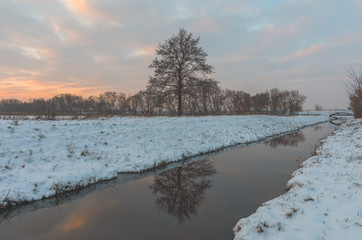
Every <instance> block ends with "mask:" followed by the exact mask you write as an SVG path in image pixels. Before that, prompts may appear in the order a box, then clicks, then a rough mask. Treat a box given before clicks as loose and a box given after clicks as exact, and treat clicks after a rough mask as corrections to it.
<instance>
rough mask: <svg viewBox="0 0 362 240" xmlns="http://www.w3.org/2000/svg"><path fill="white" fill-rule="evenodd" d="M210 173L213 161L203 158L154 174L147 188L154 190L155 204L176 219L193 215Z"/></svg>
mask: <svg viewBox="0 0 362 240" xmlns="http://www.w3.org/2000/svg"><path fill="white" fill-rule="evenodd" d="M214 174H216V168H215V167H214V165H213V163H212V162H210V161H209V160H208V159H204V160H200V161H197V162H193V163H190V164H186V165H182V166H181V167H177V168H174V169H171V170H168V171H165V172H162V173H160V174H157V175H155V178H154V183H153V184H152V185H151V186H150V188H151V189H152V192H153V194H155V197H156V201H155V203H156V206H157V207H158V208H159V209H162V210H163V211H165V212H166V213H168V214H170V215H172V216H174V217H176V218H177V220H178V222H179V223H184V222H185V221H186V220H189V219H190V217H191V216H192V215H196V216H197V208H198V207H199V206H200V204H201V202H202V201H203V200H204V199H205V190H206V189H208V188H209V187H210V186H211V181H210V180H209V179H208V177H210V176H212V175H214Z"/></svg>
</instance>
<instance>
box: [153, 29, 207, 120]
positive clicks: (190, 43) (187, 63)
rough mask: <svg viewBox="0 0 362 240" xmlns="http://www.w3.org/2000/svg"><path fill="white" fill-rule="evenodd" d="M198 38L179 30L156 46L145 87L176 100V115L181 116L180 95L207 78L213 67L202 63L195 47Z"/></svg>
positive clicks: (201, 54)
mask: <svg viewBox="0 0 362 240" xmlns="http://www.w3.org/2000/svg"><path fill="white" fill-rule="evenodd" d="M199 40H200V38H195V37H194V36H193V35H192V33H188V32H187V31H186V30H185V29H180V30H179V32H178V34H177V35H173V36H172V37H171V38H170V39H168V40H166V41H165V42H164V43H161V44H159V46H158V49H157V50H156V55H157V56H158V57H159V58H158V57H156V58H155V59H154V60H153V61H152V64H151V65H150V66H149V67H150V68H154V69H155V73H154V76H153V77H150V78H149V81H148V88H150V89H153V90H155V91H156V92H157V93H158V94H159V95H161V96H170V95H171V96H174V97H176V98H177V115H178V116H181V115H182V114H183V109H182V105H183V96H184V94H185V93H186V92H187V90H188V88H190V87H193V86H195V84H196V83H197V82H199V81H200V80H205V79H207V75H208V74H211V73H212V69H213V67H212V66H211V65H208V64H206V57H207V53H206V52H205V51H204V50H203V49H202V48H201V47H199V46H198V45H199Z"/></svg>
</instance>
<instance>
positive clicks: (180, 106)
mask: <svg viewBox="0 0 362 240" xmlns="http://www.w3.org/2000/svg"><path fill="white" fill-rule="evenodd" d="M177 94H178V104H177V116H178V117H180V116H182V89H181V87H179V89H178V91H177Z"/></svg>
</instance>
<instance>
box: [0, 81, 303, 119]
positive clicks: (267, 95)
mask: <svg viewBox="0 0 362 240" xmlns="http://www.w3.org/2000/svg"><path fill="white" fill-rule="evenodd" d="M199 84H200V86H199V87H197V88H195V89H194V90H193V91H188V94H184V97H183V99H182V103H181V104H182V106H183V112H184V113H185V114H191V115H204V114H251V113H264V114H294V113H295V112H296V111H299V110H301V108H302V104H303V103H304V101H305V96H304V95H302V94H300V93H299V92H298V91H295V90H293V91H281V90H279V89H277V88H273V89H271V90H270V91H266V92H262V93H257V94H255V95H253V96H252V95H250V94H249V93H246V92H244V91H235V90H229V89H221V88H220V87H219V86H218V84H217V82H215V81H212V80H207V81H206V82H202V83H199ZM190 90H191V89H190ZM177 110H178V102H177V99H175V98H172V97H170V96H165V97H162V96H160V95H158V94H157V93H155V92H152V91H151V90H150V89H147V90H142V91H139V92H138V93H137V94H135V95H132V96H127V95H126V94H124V93H117V92H105V93H102V94H100V95H98V96H91V97H88V98H84V97H82V96H78V95H72V94H60V95H57V96H55V97H52V98H50V99H43V98H39V99H31V100H29V101H19V100H17V99H3V100H1V101H0V112H2V113H28V114H124V115H138V114H142V115H165V114H170V115H172V114H177V113H178V112H177Z"/></svg>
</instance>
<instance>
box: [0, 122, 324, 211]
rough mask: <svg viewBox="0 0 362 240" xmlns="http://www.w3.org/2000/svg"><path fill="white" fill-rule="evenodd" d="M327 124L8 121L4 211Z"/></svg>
mask: <svg viewBox="0 0 362 240" xmlns="http://www.w3.org/2000/svg"><path fill="white" fill-rule="evenodd" d="M327 120H328V118H327V117H326V116H296V117H277V116H218V117H181V118H170V117H154V118H139V117H133V118H132V117H113V118H101V119H93V120H62V121H35V120H24V121H21V120H19V121H17V120H15V121H12V120H0V134H1V135H0V136H1V142H0V171H1V175H0V176H1V178H0V206H2V207H5V206H11V205H14V204H16V203H18V202H22V201H31V200H37V199H41V198H44V197H49V196H52V195H55V194H57V193H62V192H66V191H69V190H72V189H76V188H78V187H83V186H86V185H89V184H92V183H95V182H98V181H100V180H105V179H111V178H114V177H116V176H117V173H118V172H139V171H143V170H146V169H150V168H153V167H155V166H159V165H163V164H165V163H168V162H174V161H178V160H181V159H184V158H187V157H190V156H194V155H198V154H201V153H205V152H210V151H215V150H217V149H220V148H223V147H226V146H231V145H235V144H240V143H248V142H254V141H258V140H261V139H263V138H266V137H269V136H273V135H276V134H281V133H285V132H289V131H293V130H296V129H298V128H301V127H304V126H307V125H312V124H316V123H318V122H323V121H327Z"/></svg>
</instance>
